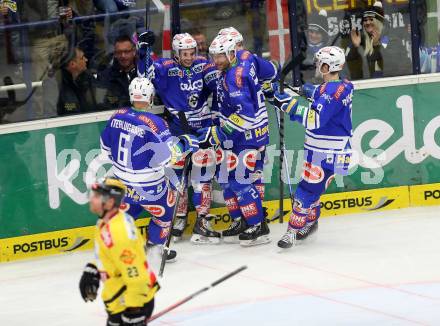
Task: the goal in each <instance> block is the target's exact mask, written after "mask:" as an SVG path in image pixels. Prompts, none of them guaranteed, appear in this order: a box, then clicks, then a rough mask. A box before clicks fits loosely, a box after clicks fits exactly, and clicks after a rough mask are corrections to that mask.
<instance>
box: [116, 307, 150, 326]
mask: <svg viewBox="0 0 440 326" xmlns="http://www.w3.org/2000/svg"><path fill="white" fill-rule="evenodd" d="M121 319H122V326H144V325H145V324H146V320H147V315H146V311H145V308H144V307H139V308H127V309H125V311H124V312H123V313H122V316H121Z"/></svg>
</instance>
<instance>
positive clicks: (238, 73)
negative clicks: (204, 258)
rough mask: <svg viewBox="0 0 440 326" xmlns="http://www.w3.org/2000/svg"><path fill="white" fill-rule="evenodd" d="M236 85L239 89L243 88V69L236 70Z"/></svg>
mask: <svg viewBox="0 0 440 326" xmlns="http://www.w3.org/2000/svg"><path fill="white" fill-rule="evenodd" d="M235 84H236V85H237V87H238V88H241V87H243V67H237V69H236V70H235Z"/></svg>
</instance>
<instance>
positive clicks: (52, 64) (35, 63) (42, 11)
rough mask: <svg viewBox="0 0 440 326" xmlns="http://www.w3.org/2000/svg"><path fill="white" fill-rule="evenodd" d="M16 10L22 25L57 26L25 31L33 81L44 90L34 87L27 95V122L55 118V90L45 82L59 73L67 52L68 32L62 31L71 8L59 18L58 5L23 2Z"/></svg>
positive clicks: (54, 1) (53, 1) (42, 0)
mask: <svg viewBox="0 0 440 326" xmlns="http://www.w3.org/2000/svg"><path fill="white" fill-rule="evenodd" d="M21 4H22V6H20V5H19V6H18V12H19V13H20V20H21V22H22V23H26V22H39V21H44V20H54V19H56V20H58V24H56V25H51V26H48V27H44V28H43V27H41V28H31V29H29V30H28V31H25V33H27V36H28V41H29V43H30V49H31V51H30V55H31V64H32V81H33V82H35V81H43V87H37V88H35V90H33V91H30V92H33V93H31V94H32V110H33V111H32V112H30V113H31V114H30V115H28V117H27V118H31V119H40V118H48V117H52V116H55V115H56V106H55V102H56V101H53V102H52V101H51V100H50V99H56V98H57V97H58V93H59V92H58V89H54V87H44V84H51V83H45V81H46V79H51V76H50V75H51V73H52V72H53V71H55V70H57V69H59V67H60V65H61V61H60V59H62V57H63V53H66V51H67V38H66V35H65V33H68V32H71V29H68V28H65V27H66V25H65V24H66V23H67V20H69V19H71V18H72V17H73V12H72V9H71V8H70V7H65V8H64V14H65V16H63V17H61V15H60V10H59V8H60V6H61V1H57V0H38V1H22V2H21Z"/></svg>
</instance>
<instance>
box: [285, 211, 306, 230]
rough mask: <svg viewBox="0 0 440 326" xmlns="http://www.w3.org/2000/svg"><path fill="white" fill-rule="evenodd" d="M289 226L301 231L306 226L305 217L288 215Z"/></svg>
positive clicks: (293, 214)
mask: <svg viewBox="0 0 440 326" xmlns="http://www.w3.org/2000/svg"><path fill="white" fill-rule="evenodd" d="M289 224H291V225H292V226H293V227H294V228H295V229H301V228H303V227H304V226H305V225H306V216H305V215H304V216H301V215H297V214H295V213H292V214H291V215H290V220H289Z"/></svg>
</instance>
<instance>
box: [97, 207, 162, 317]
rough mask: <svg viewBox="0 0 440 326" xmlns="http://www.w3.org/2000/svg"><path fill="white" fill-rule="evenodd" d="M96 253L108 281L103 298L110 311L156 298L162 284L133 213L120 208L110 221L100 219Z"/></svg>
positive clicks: (104, 276) (98, 263)
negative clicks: (148, 258) (157, 278)
mask: <svg viewBox="0 0 440 326" xmlns="http://www.w3.org/2000/svg"><path fill="white" fill-rule="evenodd" d="M95 254H96V258H97V267H98V270H99V272H100V275H101V281H103V284H104V288H103V291H102V300H103V301H104V304H105V306H106V309H107V311H108V312H109V313H110V314H116V313H119V312H122V311H124V310H125V309H126V308H127V307H141V306H143V305H144V304H145V303H147V302H149V301H150V300H151V299H153V297H154V295H155V293H156V292H157V290H158V289H159V285H158V283H157V281H156V276H155V275H154V273H153V272H152V271H150V270H149V268H148V263H147V255H146V252H145V241H144V239H143V238H142V236H141V234H140V232H139V230H138V229H137V228H136V225H135V224H134V220H133V218H132V217H131V216H129V215H127V214H125V213H124V212H122V211H119V212H118V213H117V214H116V215H114V216H113V217H111V218H110V220H109V221H108V222H105V221H103V220H99V221H98V223H97V231H96V233H95Z"/></svg>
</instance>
